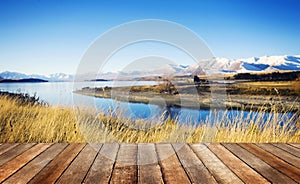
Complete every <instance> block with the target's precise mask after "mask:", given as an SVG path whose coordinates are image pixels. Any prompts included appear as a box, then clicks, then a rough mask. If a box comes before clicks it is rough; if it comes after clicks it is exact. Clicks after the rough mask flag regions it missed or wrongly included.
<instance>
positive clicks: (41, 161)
mask: <svg viewBox="0 0 300 184" xmlns="http://www.w3.org/2000/svg"><path fill="white" fill-rule="evenodd" d="M67 145H68V144H67V143H56V144H53V145H52V146H51V147H50V148H48V149H47V150H45V151H44V152H43V153H41V154H40V155H38V156H37V157H36V158H34V159H33V160H32V161H30V162H29V163H28V164H27V165H26V166H25V167H23V168H22V169H20V170H19V171H18V172H16V173H15V174H13V175H12V176H11V177H9V178H8V179H7V180H5V182H4V183H3V184H9V183H15V184H16V183H18V184H26V183H28V182H29V181H30V180H31V179H32V178H33V177H34V176H35V175H36V174H37V173H38V172H40V171H41V170H42V169H43V168H44V167H45V166H46V165H47V164H48V163H49V162H50V161H51V160H52V159H53V158H54V157H55V156H56V155H58V154H59V153H60V152H61V151H62V150H63V149H64V148H65V147H66V146H67Z"/></svg>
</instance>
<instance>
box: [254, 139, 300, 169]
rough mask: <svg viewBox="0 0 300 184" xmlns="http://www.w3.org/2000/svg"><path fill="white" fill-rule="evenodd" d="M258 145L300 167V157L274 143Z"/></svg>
mask: <svg viewBox="0 0 300 184" xmlns="http://www.w3.org/2000/svg"><path fill="white" fill-rule="evenodd" d="M256 145H257V146H258V147H260V148H262V149H264V150H266V151H268V152H269V153H271V154H273V155H275V156H277V157H278V158H280V159H282V160H284V161H286V162H288V163H289V164H291V165H293V166H295V167H298V168H300V158H299V157H296V156H295V155H292V154H290V153H289V152H286V151H285V150H282V149H280V148H278V147H276V146H274V145H272V144H256Z"/></svg>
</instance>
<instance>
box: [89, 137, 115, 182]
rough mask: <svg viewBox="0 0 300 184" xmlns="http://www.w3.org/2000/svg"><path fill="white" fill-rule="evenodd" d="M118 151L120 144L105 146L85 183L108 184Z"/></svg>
mask: <svg viewBox="0 0 300 184" xmlns="http://www.w3.org/2000/svg"><path fill="white" fill-rule="evenodd" d="M118 150H119V144H118V143H106V144H104V145H103V146H102V148H101V150H100V152H99V153H98V155H97V157H96V159H95V161H94V163H93V164H92V166H91V168H90V170H89V172H88V174H87V176H86V178H85V181H84V183H88V184H90V183H108V182H109V179H110V177H111V173H112V169H113V165H114V163H115V159H116V156H117V153H118Z"/></svg>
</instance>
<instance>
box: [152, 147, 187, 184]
mask: <svg viewBox="0 0 300 184" xmlns="http://www.w3.org/2000/svg"><path fill="white" fill-rule="evenodd" d="M156 151H157V155H158V160H159V164H160V167H161V170H162V175H163V180H164V182H165V183H190V180H189V178H188V176H187V174H186V173H185V171H184V169H183V168H182V166H181V163H180V161H179V160H178V158H177V155H176V154H175V151H174V149H173V147H172V145H171V144H156Z"/></svg>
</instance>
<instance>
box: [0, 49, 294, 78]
mask: <svg viewBox="0 0 300 184" xmlns="http://www.w3.org/2000/svg"><path fill="white" fill-rule="evenodd" d="M208 70H214V71H217V72H222V73H251V72H273V71H282V70H290V71H300V55H294V56H287V55H285V56H262V57H252V58H246V59H227V58H213V59H211V60H206V61H199V63H198V64H194V65H190V66H186V65H177V64H165V65H161V66H159V67H157V68H154V69H145V68H142V69H141V70H125V71H119V72H107V73H100V74H91V73H88V74H86V76H85V75H83V76H77V77H78V78H77V79H76V80H78V81H80V80H82V81H83V80H92V79H95V78H97V79H108V80H114V79H115V80H118V79H122V80H126V79H132V78H138V77H151V76H164V75H177V76H178V75H201V74H205V72H207V71H208ZM0 78H3V79H26V78H37V79H43V80H48V81H73V80H74V75H70V74H64V73H56V74H51V75H35V74H32V75H26V74H23V73H18V72H9V71H5V72H2V73H0Z"/></svg>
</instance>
